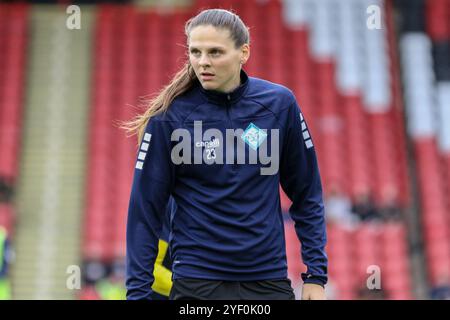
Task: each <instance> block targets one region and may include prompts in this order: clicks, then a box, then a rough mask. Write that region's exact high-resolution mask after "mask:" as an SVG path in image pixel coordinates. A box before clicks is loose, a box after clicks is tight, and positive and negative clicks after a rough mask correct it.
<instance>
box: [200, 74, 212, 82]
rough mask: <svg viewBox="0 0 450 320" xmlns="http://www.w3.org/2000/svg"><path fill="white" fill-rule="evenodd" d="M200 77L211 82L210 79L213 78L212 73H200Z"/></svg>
mask: <svg viewBox="0 0 450 320" xmlns="http://www.w3.org/2000/svg"><path fill="white" fill-rule="evenodd" d="M201 77H202V79H203V80H206V81H208V80H212V78H214V75H213V74H212V73H202V74H201Z"/></svg>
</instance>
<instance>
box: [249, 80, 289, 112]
mask: <svg viewBox="0 0 450 320" xmlns="http://www.w3.org/2000/svg"><path fill="white" fill-rule="evenodd" d="M249 81H250V86H249V87H250V88H249V90H248V93H247V95H246V96H247V97H248V98H249V99H253V100H256V101H258V102H260V103H261V104H264V105H270V106H274V107H279V108H281V109H285V108H287V107H289V106H290V105H292V104H294V102H296V98H295V95H294V93H293V92H292V90H291V89H289V88H288V87H286V86H284V85H281V84H279V83H275V82H271V81H268V80H264V79H260V78H255V77H250V78H249ZM278 111H279V110H278Z"/></svg>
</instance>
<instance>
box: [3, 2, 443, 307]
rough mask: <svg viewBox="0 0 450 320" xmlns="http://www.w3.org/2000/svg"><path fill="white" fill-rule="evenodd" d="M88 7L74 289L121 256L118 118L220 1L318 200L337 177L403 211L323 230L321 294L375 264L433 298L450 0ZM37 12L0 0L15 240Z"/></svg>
mask: <svg viewBox="0 0 450 320" xmlns="http://www.w3.org/2000/svg"><path fill="white" fill-rule="evenodd" d="M55 2H58V1H54V3H55ZM90 2H91V3H92V4H91V5H92V6H93V8H94V9H95V10H93V12H94V13H93V24H92V28H91V29H88V32H89V33H90V34H92V41H91V44H92V50H91V52H90V66H91V67H90V70H89V77H90V79H91V81H90V83H87V84H86V87H85V88H83V89H82V90H85V91H86V92H89V101H90V105H89V106H88V108H86V110H87V112H88V116H87V119H88V121H87V123H86V127H83V128H79V130H87V134H86V142H85V143H86V146H87V147H86V157H85V158H86V166H85V167H86V176H85V182H84V185H83V186H82V189H84V199H85V200H84V201H85V204H84V207H83V208H84V211H83V212H80V213H79V214H80V215H79V219H80V221H81V224H82V230H81V232H80V237H81V248H80V257H79V259H80V260H81V261H82V262H83V265H84V266H85V267H83V270H85V269H86V272H87V269H88V267H89V266H90V267H92V270H95V272H94V271H92V272H93V274H94V273H95V274H96V275H92V276H91V277H88V278H89V279H87V278H84V284H83V288H82V290H80V291H79V292H78V293H77V294H76V295H75V296H74V297H75V298H80V299H99V298H101V296H100V295H99V292H98V291H97V290H96V281H98V280H100V279H101V278H102V277H105V274H108V273H113V272H114V271H111V268H113V265H114V264H115V263H117V261H119V260H120V259H123V257H124V255H125V223H126V214H127V206H128V197H129V192H130V188H131V179H132V174H133V168H134V166H133V162H134V159H135V151H136V141H135V139H134V138H127V137H126V136H125V135H124V133H123V132H122V131H121V130H120V129H118V128H117V126H116V125H115V123H116V121H118V120H127V119H130V118H131V117H132V116H133V115H135V114H136V112H137V110H136V108H134V107H132V106H136V105H138V104H139V98H140V97H144V96H148V95H149V94H154V93H155V92H157V91H159V89H160V88H161V86H163V85H164V84H166V83H167V81H168V80H169V79H170V77H171V76H172V75H173V74H174V73H175V72H176V70H177V69H178V68H179V67H180V66H181V65H182V64H183V62H184V59H185V38H184V23H185V21H186V20H187V19H188V18H189V17H191V16H192V15H194V14H195V13H197V12H198V11H200V10H201V9H205V8H209V7H220V8H226V9H232V10H233V11H235V12H236V13H237V14H239V15H240V16H241V18H242V19H243V21H244V22H245V23H246V24H247V25H248V26H249V27H250V34H251V47H252V51H251V58H250V60H249V62H248V64H247V65H246V66H245V70H246V71H247V72H248V73H249V74H250V75H252V76H256V77H261V78H265V79H268V80H270V81H274V82H277V83H281V84H283V85H285V86H287V87H289V88H291V89H292V90H293V92H294V93H295V95H296V97H297V99H298V101H299V104H300V107H301V108H302V111H303V114H304V115H305V117H306V119H307V120H308V125H309V128H310V131H311V134H312V136H313V139H314V141H315V142H314V144H315V147H316V151H317V154H318V159H319V166H320V171H321V175H322V182H323V186H324V194H325V196H326V197H328V195H329V194H330V193H331V190H332V188H334V187H337V188H339V189H340V190H342V191H343V193H344V194H345V195H346V196H348V197H349V199H351V201H352V202H353V203H354V202H355V201H356V200H357V198H358V197H359V196H360V195H361V194H363V193H366V192H369V193H370V194H371V196H372V197H373V201H374V205H375V207H376V208H377V209H379V210H382V209H383V208H384V207H386V206H388V205H392V206H394V207H395V208H396V209H398V211H399V212H400V213H401V216H400V219H389V217H388V218H386V217H384V219H378V220H377V221H362V222H359V223H358V224H357V225H356V226H355V227H354V228H347V227H345V226H343V225H340V224H339V223H337V224H336V223H330V224H329V225H328V246H327V253H328V255H329V276H330V287H331V286H332V287H333V292H332V294H330V296H331V298H333V299H359V298H361V297H360V293H361V291H360V290H361V288H362V287H364V286H365V285H366V279H367V278H368V277H369V276H370V271H368V268H369V267H370V266H378V267H379V268H380V270H381V275H382V278H381V279H382V280H381V282H382V288H383V292H384V295H385V298H386V299H415V298H429V293H428V289H429V288H431V287H433V286H435V285H438V284H440V283H441V280H442V279H443V278H445V277H449V276H450V201H449V197H448V195H449V194H450V193H449V192H450V0H434V1H432V0H429V1H425V0H410V1H401V0H399V1H393V0H386V1H383V0H347V1H334V0H314V1H313V0H265V1H262V0H248V1H239V0H215V1H207V0H197V1H184V2H185V5H184V6H173V7H169V9H168V8H167V7H165V9H164V10H161V9H156V8H154V7H153V6H150V7H145V6H142V5H137V4H133V3H131V2H127V1H121V2H124V4H122V5H117V4H112V3H107V4H104V3H102V4H93V3H94V2H95V1H90ZM125 2H126V3H125ZM150 2H152V1H150ZM153 2H154V1H153ZM153 2H152V3H153ZM175 2H176V1H175ZM186 4H187V5H186ZM371 5H376V6H378V7H379V8H381V29H375V30H372V29H369V28H368V26H367V24H366V22H367V19H368V12H367V11H366V9H367V8H368V7H369V6H371ZM37 6H38V5H35V6H31V5H28V4H2V3H0V70H1V72H0V182H1V183H3V185H5V186H6V187H4V190H9V191H8V192H9V193H8V192H6V191H4V192H3V194H4V195H5V196H2V197H0V225H2V226H5V227H6V229H7V230H8V232H9V234H10V236H11V238H13V239H14V237H13V236H14V234H15V232H16V230H17V232H20V228H21V219H20V217H21V216H22V214H15V213H14V212H15V210H16V206H17V203H16V202H15V201H14V197H13V196H11V195H14V192H15V189H16V185H17V181H18V179H19V178H20V175H21V172H20V165H19V164H20V163H21V161H22V160H21V157H22V155H23V154H25V153H26V152H27V151H26V150H24V145H25V144H24V143H23V142H22V137H23V134H22V133H23V132H24V130H26V128H24V125H23V123H24V119H25V118H26V110H27V106H28V104H29V103H30V102H29V101H26V99H25V97H26V96H27V93H26V92H27V90H28V87H27V85H28V83H27V81H26V79H29V78H27V74H28V73H30V72H31V71H30V69H28V68H27V61H30V59H31V55H33V52H31V51H30V50H27V43H28V42H29V41H31V36H32V33H31V31H30V30H32V29H33V23H37V22H36V20H33V19H31V14H32V12H33V10H36V7H37ZM54 6H56V4H54ZM64 8H65V7H64V6H61V13H60V14H61V15H66V13H65V10H64ZM82 10H83V7H82ZM74 32H76V31H74ZM111 141H114V147H113V148H112V147H111ZM2 190H3V189H2ZM0 191H1V190H0ZM7 193H8V194H9V195H10V196H6V195H7ZM280 195H281V200H282V209H283V211H284V212H285V213H286V219H285V232H286V252H287V258H288V267H289V277H290V278H291V280H292V281H293V284H294V285H295V287H299V286H300V284H301V279H300V273H301V272H304V270H305V266H304V265H303V263H302V261H301V256H300V244H299V242H298V238H297V235H296V234H295V229H294V226H293V223H292V221H291V220H290V219H289V218H288V217H287V211H288V209H289V205H290V201H289V199H288V198H287V197H286V195H285V194H284V193H283V191H282V190H281V189H280ZM16 215H17V217H16ZM416 224H418V226H419V227H418V228H415V225H416ZM417 231H418V232H419V234H417ZM422 241H423V242H422ZM13 245H14V242H13ZM17 255H20V252H17ZM413 255H414V256H416V255H419V256H420V257H422V258H423V261H424V265H420V263H419V264H417V261H416V260H415V259H413ZM94 264H96V265H97V264H102V265H103V266H104V269H105V270H102V271H99V269H98V268H94V267H93V265H94ZM12 267H13V268H17V269H18V270H19V269H20V266H19V265H17V266H16V265H14V264H13V266H12ZM414 270H416V271H415V272H414ZM420 271H425V273H424V274H421V272H420ZM417 274H419V275H418V276H417ZM13 280H14V279H13ZM12 285H13V288H14V281H13V282H12ZM449 285H450V284H449ZM297 294H298V292H297ZM13 298H17V297H14V296H13Z"/></svg>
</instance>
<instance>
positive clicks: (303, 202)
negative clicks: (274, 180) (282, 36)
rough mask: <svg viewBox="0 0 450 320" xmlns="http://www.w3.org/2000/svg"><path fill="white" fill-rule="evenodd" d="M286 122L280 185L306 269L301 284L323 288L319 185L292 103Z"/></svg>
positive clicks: (302, 123)
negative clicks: (286, 197)
mask: <svg viewBox="0 0 450 320" xmlns="http://www.w3.org/2000/svg"><path fill="white" fill-rule="evenodd" d="M286 123H287V124H286V128H285V139H284V142H283V143H284V145H283V149H282V154H281V161H280V162H281V168H280V183H281V187H282V188H283V190H284V192H285V193H286V195H287V196H288V197H289V199H290V200H291V201H292V205H291V207H290V208H289V214H290V216H291V217H292V219H293V220H294V223H295V231H296V233H297V236H298V238H299V240H300V242H301V255H302V259H303V262H304V264H305V265H306V266H307V272H306V273H302V275H301V277H302V279H303V281H304V283H315V284H320V285H322V286H324V285H325V284H326V282H327V280H328V276H327V269H328V258H327V255H326V253H325V244H326V224H325V216H324V205H323V199H322V185H321V181H320V173H319V167H318V164H317V158H316V153H315V150H314V145H313V141H312V139H311V136H310V132H309V130H308V128H307V125H306V121H305V119H304V118H303V115H302V113H301V111H300V108H299V106H298V104H297V102H296V101H295V100H294V102H293V103H292V104H291V105H290V106H289V109H288V113H287V119H286Z"/></svg>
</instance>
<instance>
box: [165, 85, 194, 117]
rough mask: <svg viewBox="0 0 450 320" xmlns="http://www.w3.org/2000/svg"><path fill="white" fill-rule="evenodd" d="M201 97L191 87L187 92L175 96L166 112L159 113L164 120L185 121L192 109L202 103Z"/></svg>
mask: <svg viewBox="0 0 450 320" xmlns="http://www.w3.org/2000/svg"><path fill="white" fill-rule="evenodd" d="M202 101H203V100H201V97H200V96H199V95H198V94H197V92H196V90H193V89H190V90H188V91H186V92H185V93H183V94H181V95H179V96H177V97H175V98H174V99H173V100H172V102H171V103H170V105H169V107H168V108H167V110H166V111H165V112H162V113H160V114H159V115H158V119H159V120H162V121H177V122H183V119H185V118H186V117H187V116H188V115H189V114H190V113H191V111H192V110H193V109H194V108H196V107H198V105H199V104H200V103H202Z"/></svg>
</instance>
